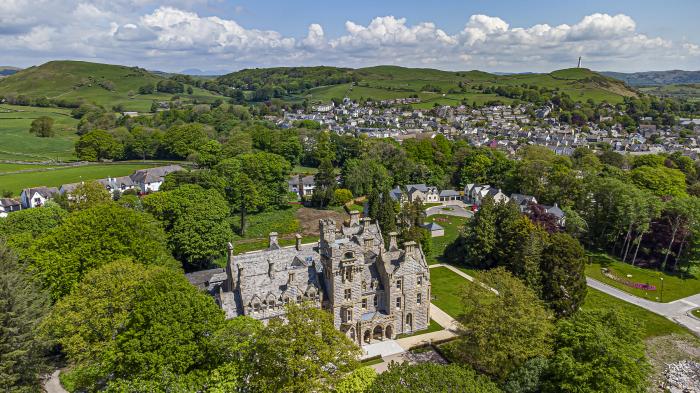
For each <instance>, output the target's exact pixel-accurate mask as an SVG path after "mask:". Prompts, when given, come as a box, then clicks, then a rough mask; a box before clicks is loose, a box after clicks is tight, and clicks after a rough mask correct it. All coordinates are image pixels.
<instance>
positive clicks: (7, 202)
mask: <svg viewBox="0 0 700 393" xmlns="http://www.w3.org/2000/svg"><path fill="white" fill-rule="evenodd" d="M19 205H21V202H20V201H19V200H18V199H13V198H0V206H2V207H13V206H19Z"/></svg>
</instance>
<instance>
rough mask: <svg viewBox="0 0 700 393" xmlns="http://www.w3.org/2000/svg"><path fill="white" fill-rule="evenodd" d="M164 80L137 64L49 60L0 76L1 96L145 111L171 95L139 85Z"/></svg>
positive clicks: (204, 95) (200, 93)
mask: <svg viewBox="0 0 700 393" xmlns="http://www.w3.org/2000/svg"><path fill="white" fill-rule="evenodd" d="M166 80H167V79H166V78H164V77H162V76H158V75H154V74H152V73H150V72H148V71H146V70H144V69H142V68H138V67H125V66H119V65H110V64H99V63H89V62H83V61H51V62H48V63H46V64H42V65H40V66H35V67H30V68H27V69H24V70H21V71H19V72H17V73H15V74H13V75H10V76H8V77H6V78H2V79H0V95H3V96H6V97H7V96H20V95H24V96H27V97H30V98H33V99H37V98H48V99H52V100H64V101H65V102H70V103H93V104H97V105H102V106H105V107H107V108H111V107H112V106H114V105H118V104H121V105H123V107H124V109H125V110H134V111H148V110H149V109H150V107H151V103H152V102H153V101H154V100H157V101H167V100H170V98H171V97H172V96H173V94H170V93H163V92H159V93H156V94H139V88H140V87H142V86H146V85H155V84H157V83H158V82H160V81H166ZM182 97H183V98H188V99H194V98H199V99H202V100H207V99H213V98H214V95H213V94H212V93H211V92H209V91H206V90H203V89H199V88H196V87H193V94H192V95H188V94H186V93H184V94H182Z"/></svg>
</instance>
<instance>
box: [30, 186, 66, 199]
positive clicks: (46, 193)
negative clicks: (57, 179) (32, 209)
mask: <svg viewBox="0 0 700 393" xmlns="http://www.w3.org/2000/svg"><path fill="white" fill-rule="evenodd" d="M22 193H23V194H26V195H28V197H32V196H33V195H34V194H35V193H38V194H39V195H41V196H43V197H44V198H51V196H52V195H54V194H57V193H58V188H56V187H34V188H25V189H24V190H22Z"/></svg>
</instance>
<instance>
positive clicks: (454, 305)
mask: <svg viewBox="0 0 700 393" xmlns="http://www.w3.org/2000/svg"><path fill="white" fill-rule="evenodd" d="M468 284H469V281H467V280H466V279H465V278H464V277H462V276H460V275H459V274H457V273H455V272H453V271H451V270H450V269H448V268H446V267H436V268H434V269H430V285H431V288H432V289H431V290H432V292H433V293H432V297H433V299H432V300H431V302H432V303H433V304H434V305H436V306H437V307H438V308H439V309H441V310H442V311H444V312H446V313H447V314H448V315H450V316H451V317H452V318H457V316H458V315H459V314H461V313H462V289H463V288H464V286H465V285H468Z"/></svg>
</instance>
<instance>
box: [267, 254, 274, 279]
mask: <svg viewBox="0 0 700 393" xmlns="http://www.w3.org/2000/svg"><path fill="white" fill-rule="evenodd" d="M274 273H275V261H274V260H272V259H268V260H267V275H268V276H270V278H272V275H273V274H274Z"/></svg>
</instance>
